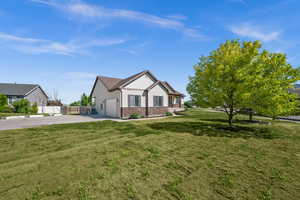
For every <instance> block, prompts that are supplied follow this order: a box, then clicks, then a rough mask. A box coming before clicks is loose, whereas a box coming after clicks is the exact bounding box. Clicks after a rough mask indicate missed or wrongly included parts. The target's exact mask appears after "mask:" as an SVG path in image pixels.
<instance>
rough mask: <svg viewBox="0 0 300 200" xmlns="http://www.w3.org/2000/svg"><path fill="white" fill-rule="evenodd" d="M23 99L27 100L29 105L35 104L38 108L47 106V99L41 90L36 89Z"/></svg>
mask: <svg viewBox="0 0 300 200" xmlns="http://www.w3.org/2000/svg"><path fill="white" fill-rule="evenodd" d="M25 99H27V100H28V101H30V103H32V104H33V103H37V105H38V106H45V105H47V100H48V99H47V97H46V96H45V94H44V93H43V91H42V90H41V88H39V87H38V88H37V89H35V90H34V91H32V92H31V93H29V94H28V95H27V96H26V97H25Z"/></svg>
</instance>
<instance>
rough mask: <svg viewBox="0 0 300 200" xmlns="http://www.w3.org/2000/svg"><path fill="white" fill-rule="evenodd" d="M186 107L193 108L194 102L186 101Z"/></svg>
mask: <svg viewBox="0 0 300 200" xmlns="http://www.w3.org/2000/svg"><path fill="white" fill-rule="evenodd" d="M184 107H186V108H192V107H193V103H192V101H186V102H184Z"/></svg>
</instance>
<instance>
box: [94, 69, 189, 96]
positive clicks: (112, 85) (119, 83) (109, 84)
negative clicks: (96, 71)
mask: <svg viewBox="0 0 300 200" xmlns="http://www.w3.org/2000/svg"><path fill="white" fill-rule="evenodd" d="M144 75H147V76H148V77H149V78H150V79H151V80H152V81H153V84H160V85H161V87H163V89H165V90H166V91H167V92H168V93H169V94H174V95H181V96H184V95H183V94H181V93H180V92H178V91H176V90H174V89H173V88H172V87H171V86H170V84H169V83H167V82H162V81H159V80H158V79H157V78H156V77H155V76H154V75H153V74H152V73H151V72H150V71H148V70H146V71H142V72H140V73H137V74H134V75H132V76H130V77H128V78H125V79H120V78H112V77H105V76H97V78H96V80H95V83H94V86H93V89H92V91H91V95H92V94H93V92H94V89H95V87H96V84H97V82H98V80H99V81H101V82H102V83H103V84H104V86H105V87H106V88H107V90H108V91H110V92H112V91H114V90H119V89H121V88H124V87H126V86H128V85H129V84H131V83H133V82H134V81H135V80H137V79H139V78H140V77H142V76H144ZM153 84H151V85H150V86H149V87H151V86H153ZM149 87H148V88H149ZM148 88H143V89H145V90H147V89H148Z"/></svg>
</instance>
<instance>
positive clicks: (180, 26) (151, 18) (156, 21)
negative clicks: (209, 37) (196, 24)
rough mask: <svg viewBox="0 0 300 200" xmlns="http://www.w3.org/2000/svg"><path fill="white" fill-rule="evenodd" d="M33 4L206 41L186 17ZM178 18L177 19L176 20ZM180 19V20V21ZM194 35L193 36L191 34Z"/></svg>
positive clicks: (73, 4) (54, 3)
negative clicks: (155, 28)
mask: <svg viewBox="0 0 300 200" xmlns="http://www.w3.org/2000/svg"><path fill="white" fill-rule="evenodd" d="M31 1H32V2H36V3H41V4H45V5H48V6H51V7H55V8H57V9H59V10H62V11H64V12H66V13H69V14H70V15H73V16H79V17H81V18H87V19H93V20H99V21H100V20H103V19H124V20H131V21H137V22H140V23H145V24H150V25H154V26H158V27H161V28H166V29H172V30H175V31H179V32H181V33H183V34H185V35H186V36H188V37H196V38H203V39H205V38H206V37H204V36H203V35H202V34H201V33H199V31H198V30H197V29H192V28H188V27H187V26H186V25H185V24H184V23H183V22H182V21H180V20H183V18H184V16H182V15H174V16H173V17H172V16H171V17H170V16H169V18H166V17H159V16H156V15H151V14H147V13H144V12H138V11H132V10H126V9H110V8H105V7H102V6H96V5H91V4H88V3H84V2H82V1H80V0H77V1H64V3H61V2H60V3H58V1H54V0H31ZM176 17H177V19H176ZM179 18H180V19H179ZM191 33H192V34H191Z"/></svg>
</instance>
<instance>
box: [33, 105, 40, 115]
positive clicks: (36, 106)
mask: <svg viewBox="0 0 300 200" xmlns="http://www.w3.org/2000/svg"><path fill="white" fill-rule="evenodd" d="M38 110H39V109H38V105H37V103H34V104H33V105H32V106H31V113H33V114H37V113H38Z"/></svg>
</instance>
